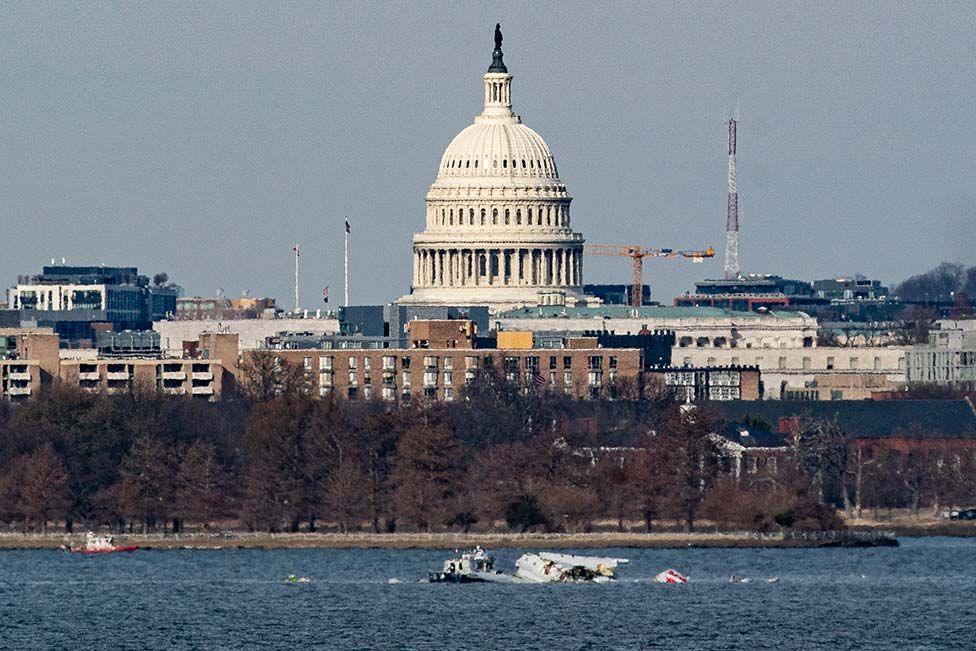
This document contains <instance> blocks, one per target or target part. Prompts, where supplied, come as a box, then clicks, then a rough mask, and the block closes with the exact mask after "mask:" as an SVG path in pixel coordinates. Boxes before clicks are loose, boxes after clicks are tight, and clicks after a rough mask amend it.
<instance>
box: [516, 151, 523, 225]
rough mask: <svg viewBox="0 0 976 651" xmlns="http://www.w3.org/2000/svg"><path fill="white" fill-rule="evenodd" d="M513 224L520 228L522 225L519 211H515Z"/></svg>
mask: <svg viewBox="0 0 976 651" xmlns="http://www.w3.org/2000/svg"><path fill="white" fill-rule="evenodd" d="M523 162H524V161H523ZM515 223H516V224H518V225H520V226H521V225H522V211H521V210H520V209H516V211H515Z"/></svg>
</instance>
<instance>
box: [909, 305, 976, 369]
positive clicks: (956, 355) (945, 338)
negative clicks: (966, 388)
mask: <svg viewBox="0 0 976 651" xmlns="http://www.w3.org/2000/svg"><path fill="white" fill-rule="evenodd" d="M908 381H909V382H911V383H922V384H927V383H934V384H956V383H960V382H976V320H972V319H969V320H954V319H943V320H941V321H937V322H936V327H935V328H934V329H933V330H932V331H931V332H930V333H929V343H928V344H927V345H918V346H913V347H912V349H911V351H910V353H909V355H908Z"/></svg>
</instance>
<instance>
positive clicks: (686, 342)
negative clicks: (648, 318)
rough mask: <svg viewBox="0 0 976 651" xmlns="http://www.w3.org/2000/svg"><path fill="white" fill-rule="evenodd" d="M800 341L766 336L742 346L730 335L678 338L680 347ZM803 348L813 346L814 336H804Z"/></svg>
mask: <svg viewBox="0 0 976 651" xmlns="http://www.w3.org/2000/svg"><path fill="white" fill-rule="evenodd" d="M797 342H800V340H799V339H793V340H791V341H789V342H787V341H786V340H784V339H782V338H779V337H777V338H776V339H774V340H771V341H770V340H767V339H765V338H759V340H758V341H756V342H752V341H749V342H746V343H745V346H740V345H739V342H738V341H737V340H735V339H731V340H730V339H729V338H728V337H714V338H712V337H681V338H679V339H678V348H691V347H692V346H694V347H695V348H787V347H792V346H793V345H795V343H797ZM802 344H803V348H812V347H813V337H803V340H802Z"/></svg>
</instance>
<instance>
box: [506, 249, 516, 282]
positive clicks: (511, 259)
mask: <svg viewBox="0 0 976 651" xmlns="http://www.w3.org/2000/svg"><path fill="white" fill-rule="evenodd" d="M517 255H518V249H509V250H508V256H507V257H508V284H509V285H518V276H517V275H516V272H515V257H516V256H517Z"/></svg>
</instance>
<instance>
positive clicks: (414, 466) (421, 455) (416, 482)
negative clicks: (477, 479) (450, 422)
mask: <svg viewBox="0 0 976 651" xmlns="http://www.w3.org/2000/svg"><path fill="white" fill-rule="evenodd" d="M461 451H462V448H461V444H460V443H458V441H457V439H455V438H454V435H453V434H452V433H451V432H450V430H448V429H446V428H443V427H436V426H435V427H424V426H416V427H413V428H411V429H409V430H407V432H406V433H405V434H404V435H403V437H402V438H401V439H400V442H399V444H398V445H397V454H396V465H395V466H394V470H393V481H394V484H395V486H396V488H395V489H394V500H395V503H396V507H397V513H398V514H399V515H401V516H403V517H404V518H406V519H407V520H409V521H411V522H413V523H414V525H415V526H416V527H417V529H418V530H421V531H430V527H431V524H433V523H434V522H435V521H438V520H440V519H443V518H439V517H438V516H439V515H441V514H442V509H443V508H444V506H445V502H446V500H447V499H449V498H450V497H451V496H452V495H453V494H454V491H455V488H456V486H457V485H458V483H459V482H460V480H461V477H462V472H463V457H462V452H461Z"/></svg>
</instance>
